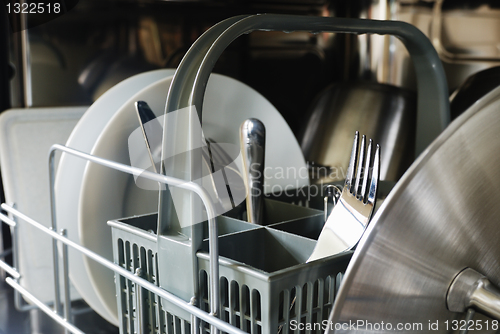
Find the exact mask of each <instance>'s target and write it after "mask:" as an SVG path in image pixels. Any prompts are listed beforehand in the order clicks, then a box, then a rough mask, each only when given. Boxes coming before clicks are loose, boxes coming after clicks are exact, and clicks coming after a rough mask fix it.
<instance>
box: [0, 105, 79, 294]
mask: <svg viewBox="0 0 500 334" xmlns="http://www.w3.org/2000/svg"><path fill="white" fill-rule="evenodd" d="M87 109H88V107H59V108H55V107H54V108H29V109H10V110H7V111H5V112H3V113H2V114H1V115H0V167H1V172H2V180H3V186H4V191H5V200H6V202H7V203H15V205H16V208H17V209H18V210H19V211H21V212H22V213H24V214H26V215H27V216H29V217H31V218H33V219H35V220H36V221H38V222H40V223H42V224H44V225H45V226H51V220H50V194H49V167H48V152H49V149H50V147H51V146H52V145H53V144H63V145H64V143H66V141H67V140H68V137H69V135H70V133H71V131H72V130H73V128H74V127H75V125H76V123H77V122H78V120H79V119H80V118H81V116H82V115H83V113H84V112H85V111H86V110H87ZM58 155H59V154H56V157H58ZM55 165H56V166H57V163H56V164H55ZM68 186H69V185H68ZM18 230H19V271H20V273H21V281H20V283H21V285H22V286H23V287H25V288H26V289H28V290H29V291H30V292H31V293H32V294H33V295H35V297H37V298H38V299H40V300H41V301H43V302H49V301H53V300H54V275H53V261H52V242H51V238H50V237H48V236H47V235H46V234H43V232H41V231H39V230H38V229H36V228H35V227H32V226H30V225H28V224H27V223H25V222H23V221H19V224H18ZM70 266H71V264H70ZM61 272H62V268H61ZM61 291H62V290H61ZM70 292H71V297H72V299H73V300H74V299H79V298H80V296H79V295H78V293H77V291H76V290H75V289H74V288H73V287H72V288H71V290H70Z"/></svg>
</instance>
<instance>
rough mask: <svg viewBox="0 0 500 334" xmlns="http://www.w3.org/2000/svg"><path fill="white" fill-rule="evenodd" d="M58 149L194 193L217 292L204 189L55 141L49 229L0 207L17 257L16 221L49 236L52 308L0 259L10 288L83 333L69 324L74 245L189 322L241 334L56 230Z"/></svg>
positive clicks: (213, 225)
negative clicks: (203, 217)
mask: <svg viewBox="0 0 500 334" xmlns="http://www.w3.org/2000/svg"><path fill="white" fill-rule="evenodd" d="M57 151H62V152H64V153H66V154H70V155H73V156H76V157H79V158H82V159H86V160H88V161H91V162H93V163H97V164H100V165H102V166H106V167H109V168H113V169H115V170H118V171H121V172H125V173H129V174H132V175H137V176H139V175H140V176H141V177H144V178H147V179H149V180H152V181H155V182H160V183H163V184H167V185H170V186H175V187H179V188H182V189H186V190H189V191H192V192H194V193H196V194H197V195H198V196H199V197H200V198H201V200H202V201H203V204H204V206H205V209H206V210H207V213H208V215H209V225H210V229H209V256H210V262H211V263H212V264H213V265H211V266H210V296H211V297H212V298H214V296H215V295H218V294H219V285H218V282H217V280H216V279H215V278H216V277H218V276H219V275H218V265H219V258H218V254H217V222H216V220H215V218H214V209H213V206H212V204H211V202H210V197H209V196H208V195H207V194H206V192H205V190H204V189H203V188H202V187H201V186H199V185H197V184H196V183H193V182H186V181H184V180H180V179H176V178H173V177H169V176H165V175H161V174H155V173H151V172H148V171H144V170H142V169H139V168H135V167H131V166H128V165H124V164H120V163H117V162H114V161H109V160H106V159H102V158H99V157H96V156H92V155H90V154H86V153H83V152H80V151H77V150H74V149H72V148H69V147H66V146H63V145H59V144H55V145H53V146H52V147H51V149H50V154H49V172H50V199H51V213H52V226H51V227H50V228H48V227H46V226H44V225H42V224H40V223H39V222H37V221H35V220H33V219H31V218H30V217H28V216H26V215H24V214H23V213H22V212H19V211H18V210H16V209H15V208H14V205H8V204H6V203H3V204H2V205H1V208H2V209H3V210H5V211H6V212H7V213H8V215H9V216H6V215H4V214H1V213H0V220H1V221H3V222H4V223H6V224H7V225H9V226H10V227H11V233H12V240H13V251H14V252H13V256H14V258H16V256H17V254H16V244H17V242H18V235H17V224H18V220H22V221H24V222H25V223H27V224H30V225H32V226H34V227H35V228H37V229H39V230H40V231H42V232H43V233H45V234H47V235H48V236H50V237H51V238H52V241H53V243H52V246H53V261H54V285H55V296H54V308H53V309H52V308H51V307H49V306H48V305H46V304H44V303H43V302H41V301H40V300H38V299H37V298H36V297H35V296H33V295H32V294H31V293H30V291H28V290H26V289H25V288H23V287H22V286H21V285H20V284H19V282H18V281H19V279H20V278H21V275H22V273H20V272H19V271H18V269H17V268H16V267H15V266H14V267H12V266H10V265H9V264H8V263H6V262H5V261H0V268H1V269H3V270H5V272H7V273H8V274H9V275H11V276H12V277H7V278H6V279H5V281H6V282H7V284H9V285H10V286H11V287H13V288H14V289H15V290H16V291H17V292H18V293H20V294H21V295H22V296H24V297H25V298H26V299H28V300H29V301H31V302H32V303H33V304H35V305H36V306H37V307H39V308H40V309H41V310H42V311H43V312H45V313H46V314H47V315H48V316H50V317H51V318H52V319H54V320H55V321H56V322H57V323H59V324H60V325H61V326H63V327H64V328H65V332H66V333H77V334H83V332H82V331H81V330H80V329H79V328H77V327H75V326H74V325H73V324H72V323H70V320H69V319H71V297H70V292H69V274H68V246H69V247H72V248H74V249H75V250H77V251H78V252H81V253H82V254H84V255H86V256H88V257H89V258H91V259H93V260H94V261H96V262H98V263H99V264H101V265H103V266H104V267H106V268H108V269H110V270H112V271H114V272H115V273H116V274H117V275H120V276H122V277H125V278H127V279H128V280H130V281H131V282H133V283H134V284H136V285H137V286H140V287H142V288H144V289H146V290H149V291H150V292H151V293H154V294H156V295H158V296H159V297H161V298H163V299H165V300H166V301H168V302H169V303H172V304H173V305H175V306H176V307H178V308H180V309H182V310H184V311H185V312H188V313H189V314H191V321H192V323H197V322H198V321H199V320H203V321H204V322H206V323H208V324H210V325H211V332H212V333H218V331H219V330H220V331H224V332H226V333H231V334H243V333H245V332H244V331H242V330H240V329H238V328H236V327H234V326H232V325H230V324H229V323H227V322H224V321H222V320H220V319H218V318H217V317H216V316H215V314H214V313H213V312H210V313H208V312H205V311H203V310H201V309H200V308H198V307H196V306H195V305H193V303H192V302H191V303H187V302H185V301H184V300H182V299H180V298H179V297H177V296H175V295H173V294H172V293H169V292H168V291H166V290H163V289H161V288H160V287H158V286H156V285H154V284H152V283H151V282H149V281H147V280H145V279H143V278H141V277H140V276H138V275H135V274H134V273H131V272H129V271H127V270H126V269H124V268H122V267H121V266H119V265H116V264H115V263H113V262H111V261H109V260H107V259H105V258H104V257H102V256H100V255H98V254H96V253H94V252H92V251H91V250H89V249H87V248H85V247H83V246H81V245H79V244H77V243H75V242H73V241H71V240H69V239H68V238H66V231H65V230H61V231H59V233H58V232H57V222H56V219H55V200H54V182H55V169H54V167H55V166H54V157H55V153H56V152H57ZM58 243H61V244H62V270H63V287H62V290H63V298H62V300H61V292H60V291H61V287H60V282H59V272H60V268H59V251H58V248H59V245H58ZM191 328H192V331H194V330H195V329H196V326H192V327H191Z"/></svg>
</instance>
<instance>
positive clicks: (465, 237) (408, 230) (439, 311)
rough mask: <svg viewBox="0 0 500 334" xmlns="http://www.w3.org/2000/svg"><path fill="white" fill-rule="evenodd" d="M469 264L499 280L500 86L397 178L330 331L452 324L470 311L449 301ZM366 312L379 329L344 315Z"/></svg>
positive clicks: (356, 260)
mask: <svg viewBox="0 0 500 334" xmlns="http://www.w3.org/2000/svg"><path fill="white" fill-rule="evenodd" d="M467 267H469V268H472V269H474V270H476V271H477V272H479V273H481V274H483V275H485V276H487V277H488V279H489V280H490V281H491V282H492V283H493V284H494V285H496V286H500V87H498V88H496V89H495V90H493V91H492V92H490V93H489V94H487V95H486V96H485V97H484V98H482V99H481V100H480V101H478V102H477V103H476V104H474V105H473V106H472V107H471V108H470V109H469V110H468V111H467V112H465V113H464V114H462V115H461V116H460V117H459V118H457V119H456V120H455V121H454V122H453V123H452V124H451V125H450V126H449V127H448V128H447V129H446V130H445V131H444V132H443V133H442V134H441V135H440V136H439V137H438V138H437V139H436V140H435V141H434V142H433V143H432V144H431V146H429V147H428V148H427V150H426V151H424V152H423V153H422V155H421V156H420V157H419V159H418V160H417V161H416V162H415V163H414V164H413V165H412V166H411V167H410V169H409V170H408V171H407V172H406V174H405V175H404V176H403V177H402V178H401V180H400V181H399V182H398V184H397V185H396V186H395V188H394V189H393V191H392V192H391V194H390V195H389V196H388V198H387V199H386V201H385V203H384V204H383V205H382V207H381V208H380V210H379V211H378V212H377V214H376V215H375V217H374V218H373V221H372V223H371V224H370V225H369V227H368V230H367V231H366V233H365V235H364V236H363V239H362V240H361V242H360V244H359V246H358V248H357V250H356V252H355V254H354V256H353V259H352V260H351V263H350V265H349V268H348V269H347V272H346V276H345V278H344V281H343V283H342V286H341V288H340V291H339V295H338V297H337V299H336V302H335V305H334V309H333V311H332V314H331V315H330V323H329V324H328V330H327V333H328V332H330V333H333V332H335V333H346V332H356V333H362V332H367V333H369V332H377V333H389V332H394V331H395V330H396V326H397V325H398V324H403V326H407V327H408V326H409V325H407V324H410V325H411V324H422V328H421V329H418V328H417V329H415V327H413V328H411V329H410V328H409V327H408V328H400V329H401V330H400V331H398V333H407V332H408V333H409V332H413V333H414V332H415V330H417V331H420V332H431V331H432V333H446V332H450V331H451V329H452V328H451V325H452V324H453V323H452V322H453V320H456V319H460V318H463V316H464V314H463V313H455V312H451V311H449V310H448V309H447V303H446V297H447V291H448V288H449V287H450V284H451V283H452V281H453V280H454V278H455V276H457V274H458V273H459V272H460V271H462V270H463V269H464V268H467ZM484 319H487V318H484ZM358 320H359V321H360V322H359V323H358ZM447 320H448V323H446V321H447ZM361 321H364V322H365V324H367V323H371V324H372V327H371V329H370V328H368V327H366V328H365V329H368V330H361V328H360V327H356V329H357V330H356V329H354V328H355V326H352V327H349V326H346V325H345V324H350V325H352V324H353V323H356V326H357V325H358V324H361ZM436 321H437V322H438V326H437V330H436V328H431V329H430V328H429V325H430V324H432V325H434V324H435V323H436ZM382 322H383V323H384V324H385V325H386V327H385V328H383V327H381V323H382ZM335 324H336V325H335ZM342 324H344V326H343V328H341V325H342ZM387 324H391V327H392V329H391V330H389V328H388V326H387ZM484 324H485V323H484V322H483V329H485V328H484ZM374 325H375V327H376V328H375V327H374ZM447 325H448V326H447ZM335 327H336V328H335ZM434 327H435V326H434ZM490 330H491V320H490ZM476 332H477V331H476Z"/></svg>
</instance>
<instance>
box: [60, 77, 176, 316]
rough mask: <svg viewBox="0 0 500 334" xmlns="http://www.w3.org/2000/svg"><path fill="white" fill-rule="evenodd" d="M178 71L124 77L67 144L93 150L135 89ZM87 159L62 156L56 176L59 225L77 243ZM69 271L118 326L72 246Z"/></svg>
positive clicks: (84, 293) (99, 309)
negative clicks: (97, 293) (81, 195)
mask: <svg viewBox="0 0 500 334" xmlns="http://www.w3.org/2000/svg"><path fill="white" fill-rule="evenodd" d="M174 73H175V70H172V69H166V70H158V71H151V72H146V73H142V74H139V75H136V76H133V77H131V78H129V79H127V80H124V81H122V82H120V83H119V84H117V85H116V86H114V87H113V88H111V89H110V90H108V91H107V92H106V93H104V94H103V95H102V96H101V97H100V98H99V99H98V100H97V101H96V102H94V104H92V106H91V107H90V108H89V109H88V110H87V111H86V112H85V114H84V115H83V117H82V118H81V120H80V121H79V122H78V124H77V125H76V127H75V128H74V130H73V132H72V133H71V136H70V137H69V139H68V141H67V142H66V146H69V147H72V148H74V149H77V150H80V151H83V152H86V153H90V152H91V150H92V147H93V146H94V144H95V141H96V140H97V138H98V137H99V135H100V134H101V132H102V130H103V129H104V127H105V126H106V124H107V123H108V121H109V120H110V119H111V117H112V116H113V115H114V114H115V113H116V111H117V110H118V109H119V108H120V107H121V106H122V105H123V104H124V103H125V102H126V101H127V100H128V99H129V98H130V96H132V95H133V94H135V93H136V92H138V91H139V90H141V89H142V88H144V87H146V86H148V85H149V84H151V83H153V82H156V81H158V80H160V79H162V78H165V77H168V76H171V75H173V74H174ZM85 163H86V162H85V161H84V160H82V159H80V158H76V157H74V156H69V155H64V154H63V155H62V157H61V160H60V163H59V167H58V170H57V175H56V184H55V193H56V203H57V225H58V228H65V229H66V230H67V231H68V237H69V238H70V239H71V240H73V241H76V242H78V241H79V240H80V239H79V237H78V203H79V197H80V189H81V181H82V177H83V172H84V170H85ZM69 256H70V266H69V274H70V278H71V281H72V282H73V284H74V286H75V287H76V289H77V290H78V292H79V293H80V295H81V296H83V297H84V299H85V301H86V302H87V303H88V304H89V305H90V306H91V307H92V308H93V309H94V310H95V311H96V312H97V313H99V314H100V315H101V316H102V317H103V318H105V319H106V320H108V321H109V322H111V323H113V324H115V325H118V318H117V317H116V312H115V313H112V312H109V311H108V310H107V309H106V308H105V307H104V306H103V304H102V303H101V302H100V300H99V299H98V297H97V295H96V293H95V292H94V288H93V287H92V285H91V284H90V279H89V276H88V274H87V271H86V269H85V266H84V265H83V256H82V255H80V253H78V252H76V251H74V250H73V249H72V248H70V253H69Z"/></svg>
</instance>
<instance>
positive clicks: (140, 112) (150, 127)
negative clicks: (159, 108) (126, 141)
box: [135, 101, 163, 173]
mask: <svg viewBox="0 0 500 334" xmlns="http://www.w3.org/2000/svg"><path fill="white" fill-rule="evenodd" d="M135 109H136V111H137V116H138V117H139V124H141V130H142V134H143V135H144V140H145V142H146V146H147V149H148V155H149V159H150V160H151V166H153V172H155V173H157V172H158V167H157V164H158V163H159V162H160V160H161V141H162V135H163V126H162V124H161V123H160V122H159V121H154V120H155V119H156V115H155V114H154V113H153V111H152V110H151V108H150V107H149V105H148V104H147V103H146V102H144V101H137V102H136V103H135Z"/></svg>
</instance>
